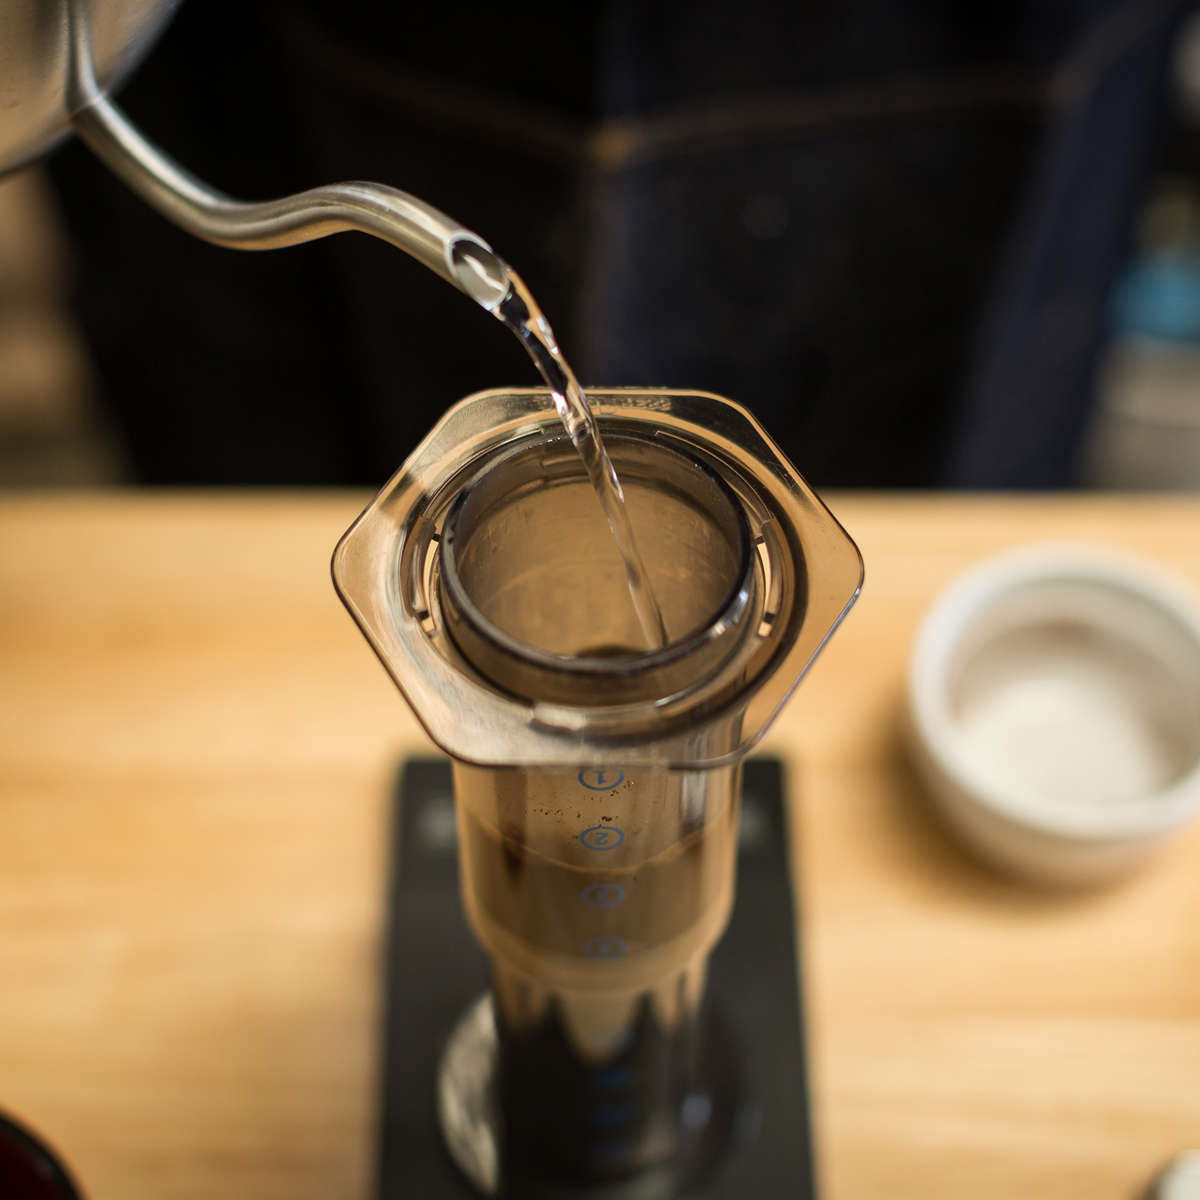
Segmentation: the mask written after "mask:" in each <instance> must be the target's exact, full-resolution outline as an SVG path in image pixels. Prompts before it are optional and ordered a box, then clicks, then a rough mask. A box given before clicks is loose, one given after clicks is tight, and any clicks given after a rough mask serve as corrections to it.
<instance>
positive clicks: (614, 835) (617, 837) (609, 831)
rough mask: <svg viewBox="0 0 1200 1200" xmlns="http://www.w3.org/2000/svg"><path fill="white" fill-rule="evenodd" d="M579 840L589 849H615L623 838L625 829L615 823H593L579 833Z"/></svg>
mask: <svg viewBox="0 0 1200 1200" xmlns="http://www.w3.org/2000/svg"><path fill="white" fill-rule="evenodd" d="M579 840H580V841H581V842H582V843H583V844H584V846H586V847H587V849H589V850H615V849H616V848H617V847H618V846H619V845H620V844H621V843H622V842H623V841H624V840H625V831H624V830H623V829H618V828H617V827H616V826H615V825H593V826H592V827H591V828H590V829H585V830H584V831H583V832H582V833H581V834H580V835H579Z"/></svg>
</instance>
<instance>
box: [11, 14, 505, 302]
mask: <svg viewBox="0 0 1200 1200" xmlns="http://www.w3.org/2000/svg"><path fill="white" fill-rule="evenodd" d="M179 3H180V0H0V173H3V172H7V171H11V170H15V169H17V168H18V167H21V166H24V165H26V164H27V163H30V162H32V161H34V160H36V159H37V158H38V157H40V156H41V155H42V154H44V153H45V152H46V151H47V150H49V149H50V148H51V147H53V146H54V145H55V144H56V143H57V142H58V141H60V140H61V139H62V138H63V137H65V136H67V135H68V134H69V133H70V132H71V131H74V132H75V133H76V134H77V135H78V136H79V137H80V138H81V139H82V140H83V141H84V142H85V143H86V144H87V145H88V146H89V147H90V148H91V149H92V150H93V151H94V152H95V153H96V154H98V155H99V156H100V157H101V158H102V159H103V160H104V161H105V162H106V163H107V164H108V166H109V167H110V168H111V169H112V170H113V171H114V172H115V173H116V174H117V175H119V176H120V177H121V178H122V179H123V180H124V181H125V183H127V184H128V185H129V186H130V187H131V188H132V189H133V190H134V191H135V192H137V193H138V194H139V195H140V196H141V197H142V198H143V199H144V200H146V201H147V202H148V203H149V204H150V205H152V206H153V207H154V208H156V209H157V210H158V211H159V212H160V213H162V214H163V215H164V216H166V217H167V218H169V219H170V220H172V221H174V222H175V223H176V224H177V225H179V226H181V227H182V228H183V229H186V230H187V231H188V232H189V233H192V234H195V235H196V236H197V237H199V238H203V239H204V240H206V241H210V242H215V243H217V244H219V245H223V246H231V247H235V248H237V249H242V250H269V249H274V248H276V247H280V246H292V245H296V244H298V243H300V242H308V241H312V240H313V239H314V238H319V237H325V236H327V235H328V234H331V233H339V232H342V231H345V230H357V231H359V232H361V233H369V234H371V235H373V236H374V237H377V238H381V239H382V240H383V241H385V242H389V243H390V244H391V245H393V246H396V247H398V248H399V249H401V250H404V251H405V252H406V253H408V254H410V255H412V256H413V257H414V258H415V259H417V261H418V262H420V263H422V264H423V265H425V266H426V267H428V268H429V269H430V270H431V271H434V272H435V273H436V274H438V275H440V276H441V277H442V278H443V279H445V280H446V281H447V282H449V283H452V284H454V285H455V286H456V287H458V288H459V289H460V290H462V291H463V292H465V293H466V294H467V295H468V296H470V297H471V299H473V300H475V301H476V302H477V303H478V304H480V305H482V306H483V308H485V309H486V310H488V311H489V312H493V313H495V312H496V309H497V307H498V306H499V305H500V303H501V301H503V300H504V299H505V297H506V296H507V295H508V293H509V272H508V268H507V266H506V265H505V263H504V262H503V260H501V259H500V258H499V257H498V256H497V255H496V254H495V253H494V252H493V250H492V249H491V247H490V246H489V245H488V244H487V242H485V241H484V240H483V239H482V238H481V237H479V236H478V235H477V234H475V233H472V232H471V231H470V230H469V229H464V228H463V227H462V226H461V225H459V224H458V223H457V222H456V221H454V220H452V219H451V218H450V217H448V216H446V214H445V213H442V212H439V211H438V210H437V209H436V208H433V207H432V206H431V205H429V204H426V203H425V202H424V201H422V200H419V199H417V198H416V197H415V196H410V195H409V194H408V193H406V192H402V191H398V190H397V189H396V188H391V187H387V186H385V185H384V184H379V183H361V182H354V183H336V184H330V185H326V186H324V187H317V188H312V189H310V190H309V191H305V192H298V193H296V194H295V195H292V196H285V197H283V198H282V199H278V200H268V201H260V202H253V203H250V202H244V201H240V200H235V199H234V198H232V197H230V196H227V195H225V194H224V193H222V192H220V191H218V190H217V189H215V188H213V187H210V186H209V185H208V184H207V183H205V182H203V181H202V180H200V179H197V178H196V177H195V176H194V175H192V174H191V173H190V172H188V171H187V170H185V169H184V168H183V167H181V166H180V165H179V164H178V163H176V162H174V161H173V160H172V159H171V158H170V157H168V156H167V155H166V154H164V153H163V152H162V151H161V150H160V149H158V147H156V146H154V145H153V144H152V143H151V142H149V141H148V140H147V139H146V138H144V137H143V136H142V135H141V133H139V132H138V130H137V128H136V127H135V126H134V125H132V124H131V123H130V121H129V120H128V118H127V117H126V116H125V115H124V114H123V113H122V112H121V110H120V109H119V108H117V106H116V105H115V104H114V103H113V102H112V99H111V94H112V92H113V91H114V90H115V89H116V88H118V87H119V86H120V84H121V83H122V82H123V80H124V79H125V78H126V76H127V75H128V74H129V73H130V72H131V71H132V70H133V68H134V67H135V66H136V65H137V64H138V62H139V61H140V60H141V59H142V57H143V56H144V55H145V54H146V52H147V51H148V50H149V48H150V46H151V45H152V44H153V42H154V40H155V38H156V37H157V36H158V35H159V33H160V32H161V31H162V29H163V27H164V26H165V25H166V24H167V22H168V21H169V20H170V18H171V16H172V14H173V13H174V11H175V9H176V8H178V6H179Z"/></svg>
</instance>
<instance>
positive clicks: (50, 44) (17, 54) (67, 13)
mask: <svg viewBox="0 0 1200 1200" xmlns="http://www.w3.org/2000/svg"><path fill="white" fill-rule="evenodd" d="M179 3H180V0H77V2H76V3H73V2H72V0H0V172H3V171H10V170H12V169H13V168H15V167H20V166H24V165H25V164H26V163H28V162H31V161H32V160H33V159H35V158H37V157H39V156H40V155H41V154H43V153H45V151H46V150H48V149H49V148H50V147H51V146H53V145H54V143H55V142H56V141H58V140H59V139H60V138H61V137H63V136H64V135H65V134H66V133H67V132H68V130H69V129H70V118H71V113H70V105H69V103H68V99H67V96H68V72H69V70H70V59H71V45H70V43H71V33H72V25H73V22H74V21H77V20H82V21H84V22H86V26H87V28H88V29H89V31H90V34H89V36H90V41H91V53H92V60H93V63H94V71H95V75H96V78H97V80H98V81H99V85H100V87H101V88H103V90H104V91H106V92H108V91H112V90H114V89H116V88H117V87H119V86H120V84H121V83H122V81H123V80H124V78H125V76H126V75H128V74H129V72H130V71H132V70H133V68H134V67H135V66H137V64H138V62H139V61H140V60H141V58H142V56H143V55H144V54H145V52H146V51H147V50H148V49H149V47H150V45H151V43H153V41H154V40H155V38H156V37H157V36H158V34H159V32H160V31H161V30H162V28H163V26H164V25H165V24H166V23H167V21H168V20H169V19H170V17H171V15H172V13H174V11H175V9H176V8H178V7H179Z"/></svg>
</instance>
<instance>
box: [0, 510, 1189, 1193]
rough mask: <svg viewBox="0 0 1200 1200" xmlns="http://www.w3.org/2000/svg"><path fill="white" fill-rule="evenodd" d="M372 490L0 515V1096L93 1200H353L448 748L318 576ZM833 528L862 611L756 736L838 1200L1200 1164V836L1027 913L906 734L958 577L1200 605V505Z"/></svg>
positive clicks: (847, 518) (1096, 1178)
mask: <svg viewBox="0 0 1200 1200" xmlns="http://www.w3.org/2000/svg"><path fill="white" fill-rule="evenodd" d="M363 499H364V498H363V497H360V496H358V495H350V494H340V495H339V494H326V495H305V496H296V495H271V494H265V495H255V494H244V493H243V494H239V495H237V496H229V495H207V496H193V495H171V496H161V495H159V496H153V495H152V496H149V497H147V496H145V495H142V496H133V495H128V494H125V495H123V494H116V495H94V496H74V497H59V498H29V499H8V500H5V501H4V502H3V503H0V609H2V618H0V664H2V669H3V681H4V690H3V701H2V703H3V711H2V720H0V1107H3V1108H6V1109H7V1110H8V1111H10V1112H12V1113H16V1114H19V1115H21V1116H23V1117H24V1118H26V1119H27V1120H28V1121H30V1122H31V1123H32V1124H34V1125H35V1126H36V1127H38V1128H40V1129H41V1130H42V1131H43V1132H45V1133H46V1134H47V1135H48V1136H49V1138H50V1139H51V1140H52V1141H54V1142H56V1143H57V1144H58V1145H59V1146H60V1147H61V1148H62V1150H63V1152H64V1154H65V1156H66V1157H67V1159H68V1160H69V1161H70V1162H71V1163H72V1164H73V1165H74V1167H75V1169H76V1170H77V1172H78V1174H79V1176H80V1178H81V1180H82V1182H83V1184H84V1186H85V1188H86V1190H87V1191H88V1193H89V1195H90V1196H91V1197H94V1198H96V1200H136V1198H141V1197H146V1198H147V1200H213V1198H214V1197H221V1198H223V1200H309V1198H311V1200H367V1197H368V1195H369V1189H368V1183H369V1177H370V1163H371V1137H372V1130H373V1097H374V1094H375V1088H376V1083H377V1080H376V1068H377V1061H376V1048H375V1044H374V1040H373V1039H374V1034H375V1026H376V1017H377V1003H378V993H377V981H378V977H377V967H378V954H379V934H380V920H381V904H380V900H381V895H382V890H383V868H384V830H385V815H386V808H385V802H386V796H387V791H388V785H389V782H390V780H391V778H392V776H393V772H394V771H395V768H396V764H397V760H398V758H399V757H400V755H401V754H402V753H404V752H405V751H412V750H425V749H426V746H425V743H424V742H423V739H422V737H421V735H420V732H419V730H418V729H417V727H416V725H415V723H414V721H413V720H412V719H411V717H410V716H409V715H408V712H407V709H406V708H405V707H404V705H403V703H402V701H401V700H400V699H399V697H398V696H397V695H396V693H395V692H394V691H393V689H392V687H391V685H390V684H389V682H388V681H387V679H386V677H385V676H384V674H383V672H382V670H381V669H380V668H379V666H378V664H377V663H376V662H375V660H374V658H373V657H372V655H371V654H370V652H369V651H368V650H367V648H366V646H365V644H364V643H363V642H362V641H361V640H360V638H359V636H358V634H357V632H356V631H355V629H354V627H353V625H352V624H351V622H350V620H349V618H348V617H347V616H346V615H345V613H344V612H343V611H342V609H341V607H340V605H339V604H338V602H337V600H336V599H335V597H334V594H333V591H332V588H331V587H330V584H329V576H328V559H329V554H330V551H331V549H332V547H333V544H334V541H335V539H336V538H337V536H338V534H339V533H340V532H341V531H342V529H343V528H344V527H345V526H346V525H347V524H349V522H350V520H351V519H352V518H353V517H354V515H355V514H356V513H357V511H358V509H359V508H360V507H361V503H362V501H363ZM832 503H833V507H834V510H835V512H837V514H838V515H839V516H840V517H841V518H842V520H843V522H844V523H845V525H846V527H847V528H848V529H849V530H850V532H851V533H852V535H853V536H855V538H856V539H857V540H858V541H859V543H860V545H861V547H862V550H863V554H864V557H865V559H866V562H867V586H866V590H865V592H864V595H863V598H862V601H861V603H860V605H859V606H858V608H857V609H856V610H855V612H854V613H853V614H852V616H851V618H850V620H849V621H848V622H847V624H846V626H845V628H844V629H843V630H842V632H841V633H840V634H839V635H838V636H837V637H836V638H835V639H834V641H833V643H832V645H831V647H830V649H829V650H828V652H827V654H826V656H825V658H824V659H823V660H822V661H821V662H820V663H819V664H818V666H817V667H816V669H815V670H814V671H813V673H812V675H811V677H810V679H809V680H808V682H807V683H806V685H805V686H804V688H802V689H801V691H800V693H799V694H798V696H797V697H796V699H795V700H794V701H793V702H792V704H791V705H790V707H789V708H788V710H787V711H786V714H785V715H784V717H783V718H781V720H780V721H779V723H778V724H777V726H776V727H775V730H774V732H773V734H772V735H771V738H770V741H769V744H768V746H767V749H768V750H770V751H772V752H774V753H777V754H779V755H781V756H783V757H784V758H785V759H786V760H787V763H788V765H789V768H790V771H791V778H792V780H793V781H794V782H795V784H796V787H795V795H794V797H793V801H794V803H795V804H796V815H797V816H798V821H797V822H796V824H795V828H796V829H797V846H796V850H797V862H798V864H799V867H800V881H801V882H800V894H801V905H802V909H803V913H804V920H805V933H804V951H803V952H804V957H805V960H806V964H807V980H808V1011H809V1021H810V1039H811V1045H812V1054H813V1058H812V1061H813V1070H814V1081H813V1083H814V1095H815V1106H816V1127H817V1148H818V1156H819V1168H820V1175H821V1182H822V1193H821V1194H822V1197H823V1200H858V1198H864V1200H871V1198H875V1197H887V1198H890V1200H907V1198H910V1197H911V1198H912V1200H942V1198H945V1200H951V1198H953V1200H963V1198H965V1197H971V1198H972V1200H990V1198H992V1197H995V1198H996V1200H1000V1198H1002V1197H1003V1198H1004V1200H1011V1198H1013V1197H1020V1198H1021V1200H1049V1198H1051V1197H1054V1198H1060V1197H1061V1198H1062V1200H1079V1198H1082V1197H1086V1198H1088V1200H1105V1198H1110V1197H1111V1198H1113V1200H1116V1198H1118V1197H1120V1198H1132V1197H1134V1196H1135V1195H1136V1194H1137V1192H1138V1189H1139V1188H1140V1187H1141V1186H1142V1185H1144V1184H1145V1182H1146V1181H1147V1180H1148V1178H1149V1177H1150V1175H1151V1174H1152V1172H1153V1171H1154V1169H1155V1168H1156V1167H1158V1166H1159V1165H1160V1164H1161V1163H1162V1162H1163V1161H1164V1160H1165V1159H1166V1158H1168V1157H1169V1156H1170V1155H1171V1154H1172V1153H1174V1152H1175V1151H1176V1150H1177V1149H1180V1148H1182V1147H1184V1146H1187V1145H1188V1144H1189V1143H1190V1144H1191V1145H1193V1146H1195V1145H1197V1144H1200V827H1197V828H1193V829H1191V830H1190V831H1188V832H1186V833H1185V834H1183V835H1182V836H1180V837H1179V838H1177V839H1176V840H1175V841H1174V842H1172V843H1171V844H1170V845H1169V846H1168V847H1167V848H1166V850H1165V851H1164V852H1162V853H1161V854H1160V855H1159V857H1158V858H1157V859H1156V860H1155V861H1154V862H1153V863H1152V864H1150V865H1149V866H1148V867H1146V868H1145V869H1143V870H1142V871H1141V872H1140V873H1139V874H1138V875H1136V876H1134V877H1133V878H1131V879H1129V880H1128V881H1127V882H1125V883H1123V884H1121V885H1119V886H1116V887H1112V888H1110V889H1107V890H1104V891H1101V892H1096V893H1091V894H1086V895H1071V896H1051V895H1044V894H1038V893H1035V892H1032V891H1030V890H1028V889H1026V888H1024V887H1022V886H1019V885H1017V884H1014V883H1009V882H1006V881H1004V880H1002V879H1000V878H998V877H996V876H995V875H993V874H991V873H990V872H989V871H987V870H986V869H984V868H982V867H979V866H976V865H975V864H974V863H973V862H972V861H970V860H969V859H968V858H967V857H965V856H964V855H963V854H962V853H960V851H959V850H958V849H957V848H956V847H955V846H954V845H953V844H952V843H951V842H949V841H948V840H947V839H946V838H945V837H944V836H943V834H942V833H941V832H940V830H939V828H938V827H937V826H936V824H935V823H934V821H933V820H932V819H931V818H930V816H929V815H928V814H927V812H926V809H925V806H924V803H923V801H922V799H921V795H920V791H919V789H918V787H917V786H916V784H915V782H914V780H913V779H912V777H911V775H910V772H909V769H908V767H907V766H906V764H905V760H904V756H903V753H902V750H901V746H900V742H899V735H898V721H897V716H898V708H899V701H900V691H901V683H902V672H903V668H904V662H905V657H906V654H907V651H908V647H909V645H910V642H911V639H912V635H913V631H914V628H915V625H916V623H917V621H918V620H919V618H920V615H921V613H922V611H923V610H924V609H925V608H926V607H927V605H928V604H929V603H930V601H931V600H932V598H933V596H934V595H935V593H936V592H937V591H938V589H939V588H941V587H942V585H943V584H945V583H947V582H948V581H949V580H950V579H951V578H952V577H953V576H954V575H955V574H956V573H957V572H959V571H960V570H962V569H963V568H964V567H966V566H967V565H968V564H969V563H971V562H972V561H974V560H976V559H977V558H979V557H981V556H982V555H985V554H987V553H988V552H990V551H994V550H998V549H1000V548H1002V547H1005V546H1008V545H1012V544H1015V543H1017V542H1019V541H1024V540H1029V539H1036V538H1043V537H1054V538H1061V537H1069V538H1077V537H1081V538H1087V539H1090V540H1094V541H1102V542H1106V543H1110V544H1115V545H1117V546H1122V547H1125V548H1127V549H1129V550H1134V551H1138V552H1140V553H1142V554H1144V555H1145V556H1146V557H1148V558H1150V559H1153V560H1155V561H1158V562H1159V563H1162V564H1165V565H1167V566H1169V567H1173V568H1175V569H1176V570H1177V571H1178V572H1179V573H1181V574H1182V575H1183V576H1184V577H1185V578H1187V579H1188V580H1189V581H1190V582H1191V583H1192V584H1193V585H1194V586H1197V587H1200V503H1197V502H1196V501H1187V500H1171V499H1116V498H1103V499H1062V500H1046V499H987V498H982V499H972V500H961V499H955V498H946V497H942V498H936V499H921V498H913V499H893V498H883V497H865V496H844V497H834V498H833V502H832ZM764 1200H765V1198H764Z"/></svg>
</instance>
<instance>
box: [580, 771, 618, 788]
mask: <svg viewBox="0 0 1200 1200" xmlns="http://www.w3.org/2000/svg"><path fill="white" fill-rule="evenodd" d="M577 778H578V780H579V782H580V783H582V784H583V786H584V787H585V788H587V789H588V791H589V792H610V791H612V789H613V788H615V787H620V786H621V784H623V783H624V782H625V772H624V771H610V770H608V768H607V767H588V768H586V769H585V770H583V771H580V772H579V775H578V776H577Z"/></svg>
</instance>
